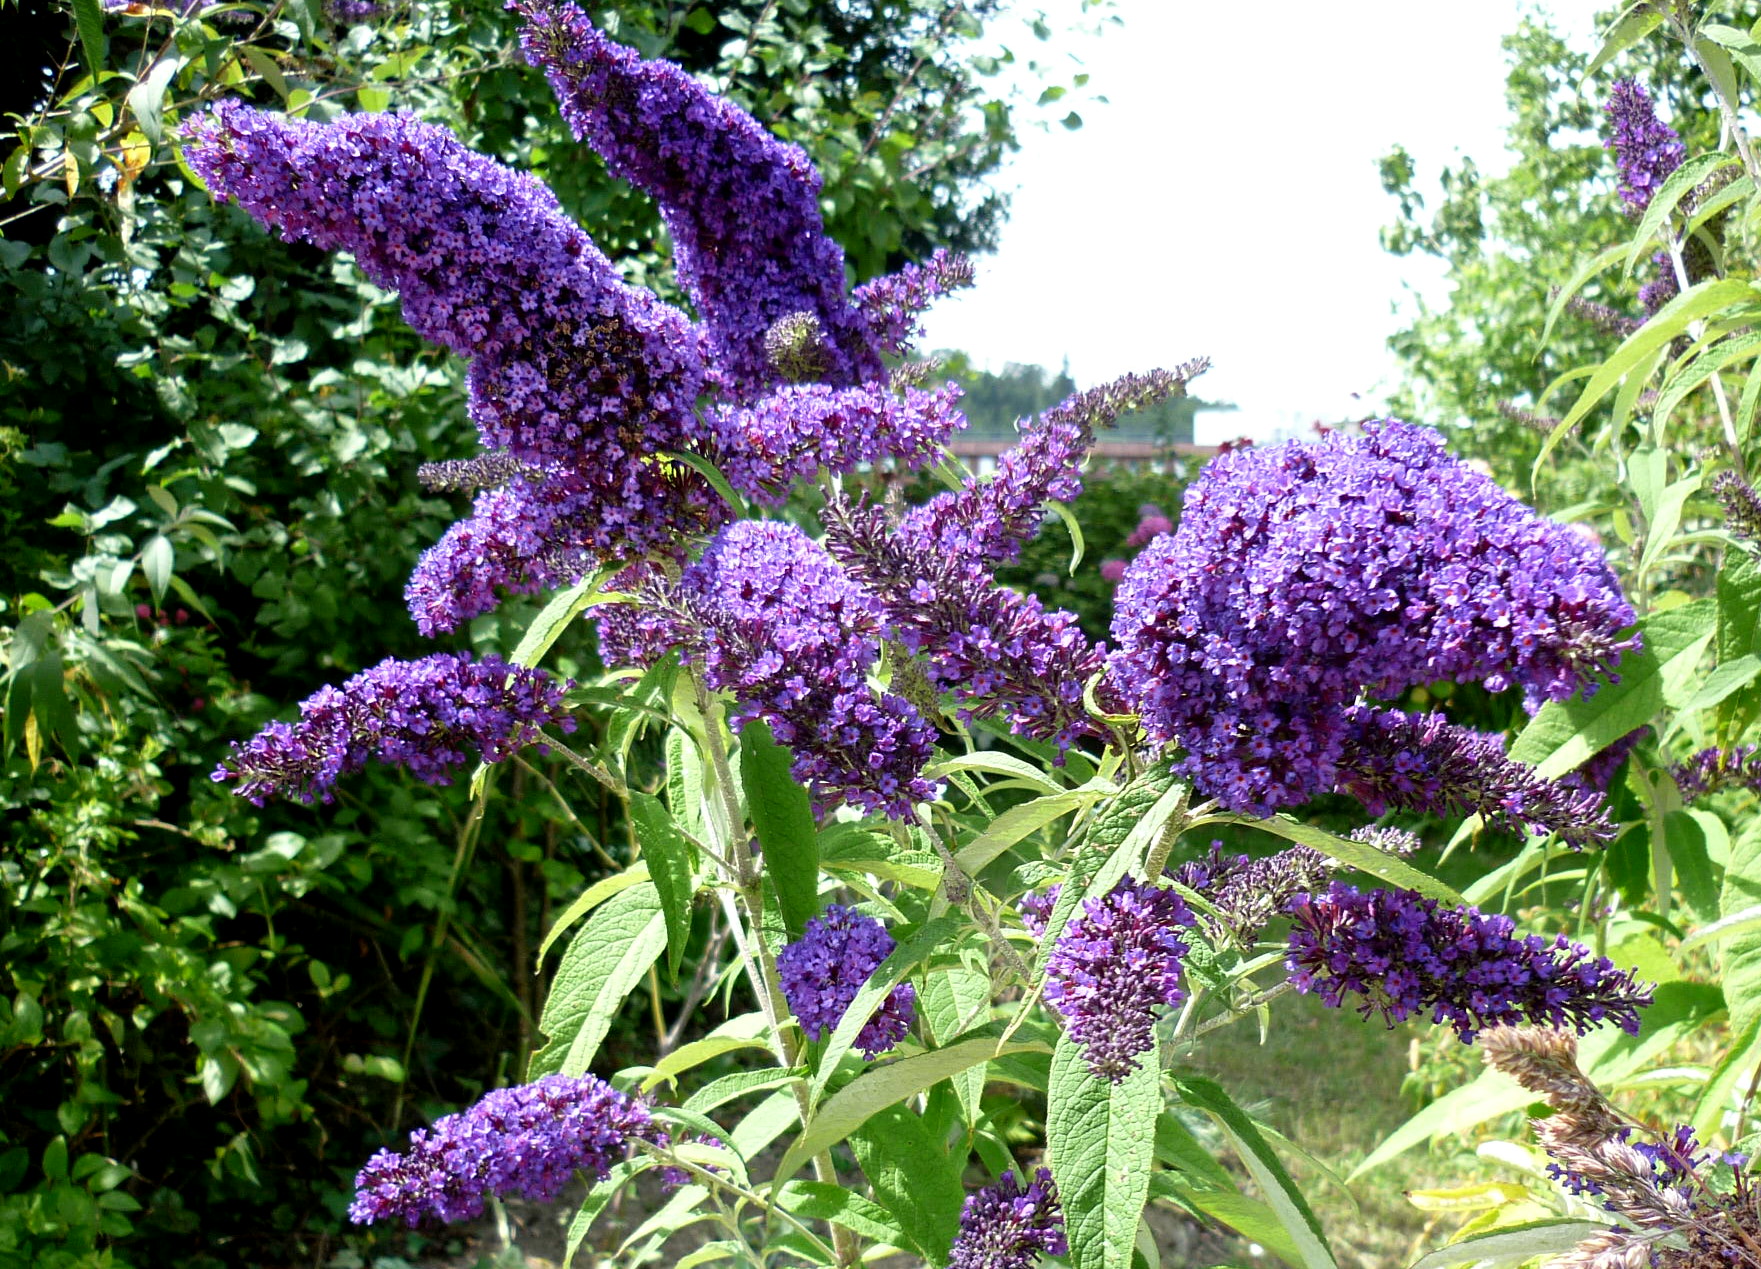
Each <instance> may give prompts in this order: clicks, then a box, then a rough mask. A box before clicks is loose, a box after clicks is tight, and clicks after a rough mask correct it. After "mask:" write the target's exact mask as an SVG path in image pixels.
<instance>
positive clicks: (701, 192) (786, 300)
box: [513, 0, 883, 398]
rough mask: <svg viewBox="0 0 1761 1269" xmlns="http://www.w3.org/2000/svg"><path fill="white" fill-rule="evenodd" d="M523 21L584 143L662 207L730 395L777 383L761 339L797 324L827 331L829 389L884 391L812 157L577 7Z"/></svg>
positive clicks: (526, 11) (524, 3)
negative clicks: (808, 317)
mask: <svg viewBox="0 0 1761 1269" xmlns="http://www.w3.org/2000/svg"><path fill="white" fill-rule="evenodd" d="M513 7H514V8H516V9H518V10H519V12H520V13H521V15H522V16H523V17H524V18H525V20H526V29H525V31H524V32H523V33H522V35H521V43H522V45H523V46H524V48H525V50H526V58H527V60H528V61H530V62H531V63H532V64H533V65H534V66H538V67H540V68H542V69H543V70H544V72H545V74H546V76H547V77H548V78H549V80H550V85H551V88H552V89H553V90H554V91H555V92H556V96H557V101H558V103H559V104H560V105H561V107H562V113H563V118H564V119H565V120H567V122H568V124H569V127H570V128H572V129H573V130H574V133H575V136H576V137H577V138H578V139H580V140H583V141H585V142H587V144H589V145H591V146H592V147H593V148H594V149H595V150H596V151H598V152H599V154H600V156H601V157H602V158H604V159H605V162H606V166H607V167H608V168H609V169H610V170H611V172H612V175H614V176H616V177H618V178H620V179H622V180H625V181H628V182H630V184H632V185H634V186H635V187H636V188H638V189H640V190H642V191H643V192H644V193H646V194H648V195H649V196H650V197H652V198H653V199H654V201H655V202H656V203H657V204H658V205H659V207H660V213H661V216H662V218H663V219H664V220H665V221H666V225H667V229H668V230H669V231H670V232H671V233H672V238H673V258H674V264H675V267H676V270H677V273H678V278H679V285H680V286H681V287H682V288H683V289H684V291H685V293H686V294H687V295H689V296H690V297H691V302H692V304H693V305H695V307H696V309H697V312H698V314H699V315H700V316H701V317H702V318H703V322H704V327H705V333H706V336H707V340H708V345H709V357H710V361H711V364H712V365H713V366H714V368H715V369H716V370H717V372H718V373H719V375H720V378H721V380H722V383H723V385H724V387H726V388H727V389H728V390H729V391H730V392H731V393H732V394H733V395H735V396H738V397H743V398H750V397H753V396H756V395H758V394H759V393H761V392H762V391H764V390H765V388H767V387H769V386H770V385H771V384H773V383H774V382H776V378H777V376H776V372H775V369H774V367H772V365H771V364H770V361H769V359H768V358H767V357H766V355H765V346H764V344H765V333H766V332H767V331H768V330H769V329H770V327H771V326H772V325H773V324H774V323H775V322H777V321H779V320H781V319H782V318H785V317H788V316H789V315H791V314H794V313H811V314H812V315H813V316H814V317H816V318H817V319H818V320H819V324H820V328H821V330H822V331H823V333H824V339H825V344H826V349H827V352H828V355H829V361H828V364H827V367H826V372H825V376H824V377H825V380H826V381H827V382H828V383H832V384H837V385H850V384H855V383H860V382H865V381H869V380H874V379H879V378H881V377H882V375H883V372H882V367H881V363H880V358H879V356H878V354H877V352H876V350H875V348H874V345H873V344H872V343H871V342H870V337H869V334H868V330H867V325H866V323H865V322H864V321H863V320H862V316H861V314H860V313H859V312H858V311H857V309H856V307H855V305H854V304H853V303H852V302H851V301H850V299H849V298H848V297H846V295H845V293H844V252H843V249H842V248H841V247H839V246H838V244H837V243H835V242H834V241H832V239H831V238H829V237H828V236H827V235H826V232H825V225H824V222H823V221H822V220H821V219H820V212H819V190H820V176H819V173H818V172H817V171H816V170H815V169H814V166H813V164H812V162H811V161H810V160H809V159H808V157H807V154H806V152H805V151H803V150H802V149H801V148H800V147H799V146H794V145H788V144H785V143H784V142H782V141H779V140H777V139H776V138H775V137H773V136H772V135H771V134H770V133H768V132H766V131H765V129H764V127H763V126H762V125H761V124H759V122H758V121H757V120H756V119H754V118H753V117H752V116H751V115H749V114H747V113H746V112H745V111H744V110H741V109H740V108H739V107H738V106H736V105H734V104H733V103H732V102H730V101H727V100H724V99H723V98H721V97H717V96H716V95H715V94H713V93H711V92H710V91H709V90H708V89H707V88H705V87H703V86H702V85H701V84H699V83H698V82H697V81H696V80H694V79H692V78H691V76H690V75H688V74H686V73H685V72H684V71H683V70H681V69H680V68H679V67H677V66H674V65H672V64H671V63H669V62H659V61H645V60H643V59H642V57H640V56H639V55H638V54H637V53H636V52H635V50H633V49H628V48H625V47H623V46H622V45H619V44H615V43H613V42H612V41H611V40H609V39H607V38H606V36H605V35H604V34H603V33H602V32H600V31H598V30H596V29H595V28H594V26H593V24H592V23H591V22H590V21H589V20H588V18H587V15H586V14H585V13H583V12H582V11H581V10H580V8H579V7H577V6H576V5H574V4H572V3H569V2H568V0H518V2H517V3H515V4H514V6H513Z"/></svg>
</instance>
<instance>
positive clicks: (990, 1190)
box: [948, 1168, 1070, 1269]
mask: <svg viewBox="0 0 1761 1269" xmlns="http://www.w3.org/2000/svg"><path fill="white" fill-rule="evenodd" d="M1069 1250H1070V1248H1069V1245H1068V1243H1067V1242H1066V1240H1065V1237H1064V1211H1063V1208H1062V1207H1061V1206H1059V1203H1058V1187H1057V1184H1056V1183H1055V1182H1053V1180H1052V1173H1051V1170H1050V1169H1048V1168H1041V1169H1039V1171H1038V1172H1036V1173H1035V1174H1034V1178H1033V1184H1031V1185H1028V1186H1025V1187H1023V1186H1022V1184H1021V1182H1020V1181H1018V1180H1016V1179H1015V1174H1014V1173H1013V1172H1005V1173H1003V1175H1002V1176H1001V1177H999V1178H998V1179H997V1183H996V1184H995V1185H987V1186H985V1187H984V1188H983V1189H982V1190H979V1191H978V1192H977V1193H976V1194H973V1195H970V1196H969V1197H968V1198H967V1200H966V1203H965V1206H963V1207H962V1208H961V1209H960V1232H959V1233H957V1234H955V1235H954V1246H953V1250H952V1251H951V1252H950V1253H949V1256H948V1269H1031V1266H1032V1265H1033V1263H1034V1262H1035V1261H1036V1260H1037V1259H1038V1258H1039V1257H1040V1256H1041V1255H1042V1254H1043V1255H1047V1256H1062V1255H1063V1254H1064V1253H1065V1252H1067V1251H1069Z"/></svg>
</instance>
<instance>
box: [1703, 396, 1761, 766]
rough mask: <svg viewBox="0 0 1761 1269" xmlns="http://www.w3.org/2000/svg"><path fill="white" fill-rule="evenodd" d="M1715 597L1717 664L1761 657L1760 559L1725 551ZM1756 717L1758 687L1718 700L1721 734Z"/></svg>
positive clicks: (1760, 702) (1760, 707)
mask: <svg viewBox="0 0 1761 1269" xmlns="http://www.w3.org/2000/svg"><path fill="white" fill-rule="evenodd" d="M1750 382H1751V383H1761V374H1752V375H1751V376H1750ZM1745 390H1746V389H1745ZM1715 598H1716V601H1717V605H1718V634H1717V638H1716V641H1715V643H1714V646H1715V647H1716V648H1717V650H1718V664H1719V667H1720V668H1723V667H1724V666H1726V665H1730V664H1733V663H1735V662H1738V661H1741V660H1742V659H1743V658H1745V657H1751V656H1761V562H1757V561H1756V559H1755V557H1754V556H1752V555H1750V554H1749V553H1748V552H1746V551H1735V550H1731V551H1726V552H1725V553H1724V561H1723V563H1721V564H1720V565H1719V567H1718V581H1717V585H1716V594H1715ZM1757 718H1761V686H1756V687H1748V688H1745V689H1743V690H1741V691H1738V692H1736V693H1734V694H1732V695H1730V696H1727V697H1725V698H1724V699H1723V700H1722V701H1720V702H1719V703H1718V730H1719V734H1720V735H1721V736H1722V737H1725V738H1728V739H1734V738H1736V737H1738V736H1741V735H1742V734H1743V733H1744V732H1745V731H1747V730H1748V729H1749V727H1750V726H1751V725H1752V724H1753V723H1754V722H1755V721H1756V719H1757Z"/></svg>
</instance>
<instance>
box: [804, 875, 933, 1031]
mask: <svg viewBox="0 0 1761 1269" xmlns="http://www.w3.org/2000/svg"><path fill="white" fill-rule="evenodd" d="M894 946H895V944H894V942H893V936H892V935H891V934H888V933H887V927H886V926H884V925H882V924H881V922H880V921H879V920H878V919H876V918H875V917H871V916H863V915H862V914H861V913H860V912H858V911H856V909H855V908H849V907H845V906H843V905H842V904H837V903H834V904H832V905H831V906H830V907H829V908H827V909H826V910H825V914H824V915H823V916H817V917H813V918H811V919H810V920H809V921H808V922H807V928H806V929H805V930H804V931H803V932H802V935H801V937H800V938H799V939H797V940H795V941H794V942H793V943H790V944H788V945H786V946H785V947H784V948H783V950H782V951H780V952H778V953H777V977H778V978H779V979H781V980H782V984H783V996H784V997H785V998H786V999H787V1000H788V1002H789V1009H790V1010H791V1011H792V1012H793V1013H794V1015H795V1020H796V1021H797V1022H799V1023H800V1024H801V1029H802V1030H803V1031H804V1032H806V1033H807V1038H808V1039H809V1040H823V1039H825V1038H826V1037H827V1036H829V1035H831V1033H832V1032H833V1031H836V1030H837V1029H838V1023H839V1022H840V1021H841V1020H842V1019H843V1017H844V1011H845V1010H846V1009H848V1008H849V1007H850V1002H851V1001H853V1000H855V999H856V993H857V992H859V991H861V990H862V985H863V984H864V983H866V982H867V981H868V979H869V975H871V974H873V973H874V971H875V967H876V966H878V965H879V964H880V963H881V962H882V961H884V960H886V959H887V957H888V956H890V955H892V952H893V948H894ZM916 1005H917V989H916V988H914V987H913V986H912V985H911V984H910V983H900V984H899V985H898V986H897V987H895V988H893V990H892V991H891V992H890V993H889V994H888V996H887V998H886V1000H885V1001H883V1002H882V1003H881V1007H880V1008H879V1009H877V1010H875V1012H874V1014H873V1015H872V1016H871V1017H870V1018H869V1020H868V1022H867V1024H866V1025H865V1026H864V1027H863V1028H862V1030H861V1032H860V1033H858V1035H857V1036H856V1044H855V1047H856V1049H857V1050H858V1051H859V1052H861V1053H862V1054H863V1055H864V1056H866V1057H871V1058H875V1057H879V1056H880V1055H881V1054H883V1053H885V1052H886V1051H887V1050H888V1049H891V1048H894V1047H895V1046H897V1045H898V1043H899V1041H901V1040H903V1039H904V1038H905V1035H906V1033H907V1032H908V1031H910V1030H911V1018H912V1015H913V1014H914V1013H915V1012H916Z"/></svg>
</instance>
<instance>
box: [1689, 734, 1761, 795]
mask: <svg viewBox="0 0 1761 1269" xmlns="http://www.w3.org/2000/svg"><path fill="white" fill-rule="evenodd" d="M1754 758H1755V746H1754V745H1738V746H1737V747H1736V748H1734V749H1717V748H1713V749H1702V750H1700V752H1699V753H1697V754H1695V755H1694V756H1693V757H1692V758H1689V759H1688V760H1687V761H1686V762H1682V763H1678V764H1676V765H1675V766H1673V767H1671V768H1670V769H1669V774H1670V777H1671V778H1672V779H1674V781H1675V787H1676V788H1677V789H1679V790H1680V791H1681V798H1682V801H1683V802H1697V801H1699V800H1700V799H1701V798H1703V797H1709V796H1711V795H1712V794H1714V793H1717V792H1718V791H1719V790H1720V789H1748V790H1749V791H1750V792H1751V793H1754V792H1761V762H1756V761H1754Z"/></svg>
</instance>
